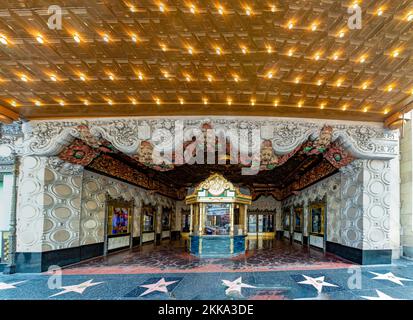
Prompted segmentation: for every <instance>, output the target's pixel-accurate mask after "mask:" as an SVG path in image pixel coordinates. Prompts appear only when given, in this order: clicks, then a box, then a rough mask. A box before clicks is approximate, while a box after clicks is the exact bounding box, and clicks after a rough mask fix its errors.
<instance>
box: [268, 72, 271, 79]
mask: <svg viewBox="0 0 413 320" xmlns="http://www.w3.org/2000/svg"><path fill="white" fill-rule="evenodd" d="M267 78H268V79H271V78H272V72H271V71H270V72H268V73H267Z"/></svg>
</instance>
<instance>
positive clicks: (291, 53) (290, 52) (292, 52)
mask: <svg viewBox="0 0 413 320" xmlns="http://www.w3.org/2000/svg"><path fill="white" fill-rule="evenodd" d="M293 54H294V50H293V49H290V50H288V56H289V57H292V55H293Z"/></svg>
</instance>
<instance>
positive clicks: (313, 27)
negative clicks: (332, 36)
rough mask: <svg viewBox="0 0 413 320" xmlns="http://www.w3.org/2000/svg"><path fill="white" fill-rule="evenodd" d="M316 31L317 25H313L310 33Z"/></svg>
mask: <svg viewBox="0 0 413 320" xmlns="http://www.w3.org/2000/svg"><path fill="white" fill-rule="evenodd" d="M316 30H317V24H315V23H313V24H312V25H311V31H316Z"/></svg>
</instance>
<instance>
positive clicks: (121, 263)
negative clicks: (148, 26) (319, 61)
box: [64, 241, 351, 274]
mask: <svg viewBox="0 0 413 320" xmlns="http://www.w3.org/2000/svg"><path fill="white" fill-rule="evenodd" d="M264 245H265V246H266V248H265V249H259V250H250V251H248V252H247V253H246V254H243V255H240V256H237V257H233V258H230V259H228V258H225V259H224V258H220V259H205V258H203V259H200V258H197V257H194V256H192V255H190V254H188V253H187V252H185V249H184V247H183V243H179V242H172V243H169V242H166V243H164V244H162V245H161V246H157V247H153V246H152V245H147V246H143V247H142V248H138V249H134V250H132V251H126V252H120V253H116V254H113V255H109V256H107V257H102V258H97V259H93V260H90V261H87V262H83V263H80V264H77V265H74V266H72V267H69V268H66V269H65V270H64V273H65V274H90V273H93V274H118V273H123V274H126V273H128V274H143V273H167V272H169V273H188V272H234V271H239V272H257V271H262V272H264V271H272V270H309V269H326V268H327V269H332V268H345V267H348V266H350V265H351V263H350V262H348V261H345V260H342V259H340V258H338V257H336V256H334V255H330V254H327V255H324V254H323V253H322V252H320V251H318V250H314V249H309V248H308V247H307V246H304V247H303V246H301V245H299V244H292V245H291V244H290V243H289V242H287V241H275V242H268V243H266V244H264Z"/></svg>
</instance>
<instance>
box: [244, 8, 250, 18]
mask: <svg viewBox="0 0 413 320" xmlns="http://www.w3.org/2000/svg"><path fill="white" fill-rule="evenodd" d="M245 14H246V15H247V16H250V15H251V8H250V7H246V8H245Z"/></svg>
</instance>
